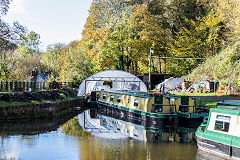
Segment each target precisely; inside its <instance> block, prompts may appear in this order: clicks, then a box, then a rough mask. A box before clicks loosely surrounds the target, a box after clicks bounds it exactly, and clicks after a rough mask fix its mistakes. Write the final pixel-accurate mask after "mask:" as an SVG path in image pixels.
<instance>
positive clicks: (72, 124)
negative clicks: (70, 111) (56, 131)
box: [61, 117, 92, 137]
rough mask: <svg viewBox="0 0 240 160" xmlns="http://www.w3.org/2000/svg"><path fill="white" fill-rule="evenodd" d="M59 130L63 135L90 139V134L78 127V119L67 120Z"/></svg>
mask: <svg viewBox="0 0 240 160" xmlns="http://www.w3.org/2000/svg"><path fill="white" fill-rule="evenodd" d="M61 128H62V131H63V133H65V134H68V135H72V136H79V137H92V135H91V134H90V133H88V132H87V131H85V130H84V129H83V128H82V127H80V125H79V124H78V117H74V118H73V119H71V120H69V121H68V122H66V123H65V124H63V125H62V126H61Z"/></svg>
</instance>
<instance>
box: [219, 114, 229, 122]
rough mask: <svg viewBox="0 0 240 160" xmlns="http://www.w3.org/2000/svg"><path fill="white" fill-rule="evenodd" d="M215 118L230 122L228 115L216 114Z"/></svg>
mask: <svg viewBox="0 0 240 160" xmlns="http://www.w3.org/2000/svg"><path fill="white" fill-rule="evenodd" d="M216 119H217V120H222V121H228V122H230V120H231V117H230V116H224V115H217V117H216Z"/></svg>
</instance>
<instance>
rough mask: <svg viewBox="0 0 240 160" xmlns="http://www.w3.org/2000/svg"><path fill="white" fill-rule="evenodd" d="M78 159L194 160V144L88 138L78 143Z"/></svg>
mask: <svg viewBox="0 0 240 160" xmlns="http://www.w3.org/2000/svg"><path fill="white" fill-rule="evenodd" d="M79 143H80V149H81V151H80V152H79V153H81V155H80V159H83V160H85V159H88V160H91V159H98V160H105V159H126V160H127V159H131V160H132V159H137V160H145V159H194V158H193V157H196V148H197V146H196V145H195V144H191V143H190V144H181V143H177V142H167V143H148V142H147V143H145V142H142V141H135V140H132V139H130V140H129V139H125V140H109V139H107V140H106V139H101V138H88V139H86V138H85V139H81V140H80V141H79Z"/></svg>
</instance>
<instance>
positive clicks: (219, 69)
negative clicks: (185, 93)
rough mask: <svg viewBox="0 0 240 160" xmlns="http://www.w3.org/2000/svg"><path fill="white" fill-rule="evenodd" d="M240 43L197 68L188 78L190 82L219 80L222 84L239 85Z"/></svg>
mask: <svg viewBox="0 0 240 160" xmlns="http://www.w3.org/2000/svg"><path fill="white" fill-rule="evenodd" d="M239 51H240V42H236V43H235V44H234V45H232V46H229V47H227V48H226V49H224V50H222V51H221V52H220V53H219V54H217V55H216V56H213V57H210V58H208V59H207V60H206V62H204V63H202V64H201V65H200V66H199V67H197V68H195V69H194V70H193V72H192V73H191V74H190V75H188V76H186V78H187V79H188V80H191V81H194V82H199V81H202V80H218V81H221V82H226V83H229V82H232V83H235V84H237V83H239V81H240V72H239V68H240V54H239Z"/></svg>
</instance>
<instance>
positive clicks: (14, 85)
mask: <svg viewBox="0 0 240 160" xmlns="http://www.w3.org/2000/svg"><path fill="white" fill-rule="evenodd" d="M79 85H80V82H25V81H0V92H24V91H37V90H52V89H62V88H78V87H79Z"/></svg>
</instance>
